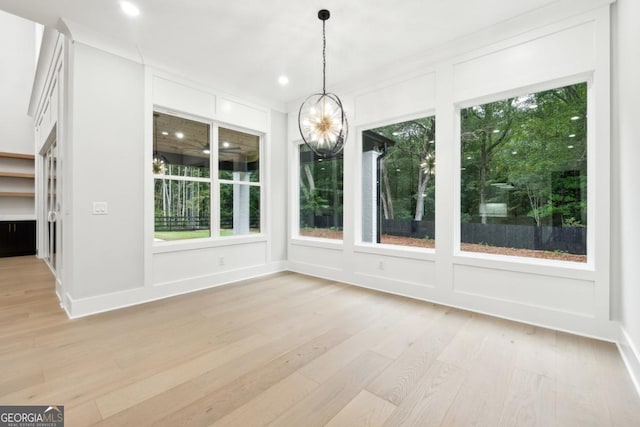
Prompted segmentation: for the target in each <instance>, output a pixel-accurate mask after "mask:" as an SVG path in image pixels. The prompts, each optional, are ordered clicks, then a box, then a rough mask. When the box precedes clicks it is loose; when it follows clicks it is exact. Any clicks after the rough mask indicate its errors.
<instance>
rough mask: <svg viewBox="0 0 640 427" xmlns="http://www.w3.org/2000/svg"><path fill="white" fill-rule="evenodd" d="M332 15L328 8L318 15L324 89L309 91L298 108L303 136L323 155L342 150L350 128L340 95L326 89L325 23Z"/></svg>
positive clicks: (305, 140)
mask: <svg viewBox="0 0 640 427" xmlns="http://www.w3.org/2000/svg"><path fill="white" fill-rule="evenodd" d="M330 16H331V15H330V13H329V11H328V10H326V9H322V10H320V11H318V18H319V19H320V20H321V21H322V93H315V94H313V95H310V96H309V97H308V98H307V99H305V101H304V102H303V103H302V105H301V106H300V111H299V112H298V128H299V129H300V134H301V135H302V139H303V140H304V142H305V143H306V144H307V145H308V146H309V148H310V149H311V151H313V152H314V153H315V154H316V155H317V156H319V157H322V158H326V157H333V156H335V155H337V154H338V153H340V152H341V151H342V149H343V148H344V143H345V141H346V140H347V132H348V128H349V125H348V123H347V116H346V115H345V113H344V109H343V108H342V102H341V101H340V98H338V95H336V94H334V93H327V90H326V81H327V79H326V70H327V60H326V49H327V39H326V36H325V24H326V21H327V19H329V17H330Z"/></svg>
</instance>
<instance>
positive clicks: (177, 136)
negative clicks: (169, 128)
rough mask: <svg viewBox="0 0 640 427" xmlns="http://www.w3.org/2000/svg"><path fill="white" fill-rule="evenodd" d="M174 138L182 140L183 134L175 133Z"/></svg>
mask: <svg viewBox="0 0 640 427" xmlns="http://www.w3.org/2000/svg"><path fill="white" fill-rule="evenodd" d="M176 138H178V139H182V138H184V133H182V132H176Z"/></svg>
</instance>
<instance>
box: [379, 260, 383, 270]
mask: <svg viewBox="0 0 640 427" xmlns="http://www.w3.org/2000/svg"><path fill="white" fill-rule="evenodd" d="M378 270H384V261H379V262H378Z"/></svg>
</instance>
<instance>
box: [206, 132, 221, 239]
mask: <svg viewBox="0 0 640 427" xmlns="http://www.w3.org/2000/svg"><path fill="white" fill-rule="evenodd" d="M210 140H211V158H210V161H211V165H210V170H211V189H212V193H213V194H212V195H211V199H210V201H211V209H209V211H210V212H211V219H210V221H211V222H210V223H211V236H212V237H220V180H219V178H218V176H219V171H218V167H219V161H218V143H219V137H218V125H217V124H215V123H213V124H212V125H211V135H210Z"/></svg>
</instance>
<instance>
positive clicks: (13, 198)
mask: <svg viewBox="0 0 640 427" xmlns="http://www.w3.org/2000/svg"><path fill="white" fill-rule="evenodd" d="M34 160H35V156H34V155H33V154H24V153H8V152H4V151H0V218H3V219H4V220H10V221H15V220H18V219H35V210H34V207H35V206H34V202H35V165H34Z"/></svg>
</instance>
